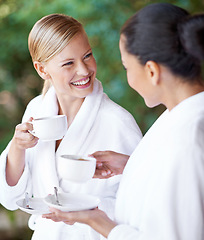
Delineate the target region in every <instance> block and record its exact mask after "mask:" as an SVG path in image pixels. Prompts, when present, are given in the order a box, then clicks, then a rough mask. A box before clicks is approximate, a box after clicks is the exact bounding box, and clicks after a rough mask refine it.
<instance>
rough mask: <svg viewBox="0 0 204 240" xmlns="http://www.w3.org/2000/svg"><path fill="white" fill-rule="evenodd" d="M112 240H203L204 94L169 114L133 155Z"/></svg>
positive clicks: (123, 182) (122, 186)
mask: <svg viewBox="0 0 204 240" xmlns="http://www.w3.org/2000/svg"><path fill="white" fill-rule="evenodd" d="M115 220H116V221H117V223H118V225H117V226H116V227H115V228H113V229H112V231H111V232H110V234H109V236H108V239H109V240H124V239H125V240H203V239H204V92H202V93H199V94H196V95H194V96H192V97H190V98H188V99H186V100H184V101H182V102H181V103H180V104H179V105H177V106H176V107H175V108H174V109H172V110H171V111H170V112H169V111H168V110H166V111H165V112H164V113H163V114H162V115H161V116H160V118H159V119H158V120H157V121H156V122H155V123H154V125H153V126H152V127H151V128H150V130H149V131H148V132H147V133H146V135H145V136H144V137H143V139H142V140H141V142H140V144H139V145H138V147H137V148H136V150H135V151H134V153H133V154H132V155H131V157H130V159H129V161H128V163H127V165H126V168H125V170H124V172H123V177H122V180H121V182H120V186H119V190H118V194H117V199H116V210H115Z"/></svg>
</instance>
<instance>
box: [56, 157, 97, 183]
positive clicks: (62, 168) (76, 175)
mask: <svg viewBox="0 0 204 240" xmlns="http://www.w3.org/2000/svg"><path fill="white" fill-rule="evenodd" d="M57 161H58V162H57V168H58V174H59V177H61V178H63V179H66V180H69V181H73V182H80V183H81V182H86V181H88V180H90V179H91V178H92V177H93V175H94V173H95V169H96V159H95V158H93V157H85V156H78V155H61V156H60V157H59V158H58V160H57Z"/></svg>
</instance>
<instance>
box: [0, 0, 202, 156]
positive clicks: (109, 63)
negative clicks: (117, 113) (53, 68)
mask: <svg viewBox="0 0 204 240" xmlns="http://www.w3.org/2000/svg"><path fill="white" fill-rule="evenodd" d="M153 2H164V1H148V0H138V1H133V0H111V1H110V0H100V1H98V0H83V1H81V0H69V1H67V0H57V1H53V0H46V1H45V0H29V1H26V0H0V33H1V38H0V52H1V54H0V152H1V151H2V150H3V149H4V147H5V146H6V144H7V143H8V140H9V139H10V138H11V136H12V134H13V132H14V127H15V126H16V125H17V124H18V123H19V122H20V121H21V117H22V114H23V112H24V110H25V107H26V105H27V103H28V102H29V101H30V100H31V99H32V98H33V97H34V96H36V95H38V94H39V93H40V92H41V88H42V84H43V82H42V80H41V79H40V78H39V77H38V76H37V74H36V72H35V70H34V68H33V66H32V62H31V58H30V56H29V52H28V47H27V38H28V34H29V32H30V30H31V28H32V26H33V24H34V23H35V22H36V21H37V20H38V19H39V18H41V17H43V16H44V15H47V14H50V13H56V12H57V13H65V14H67V15H71V16H73V17H75V18H76V19H78V20H79V21H81V22H82V23H83V25H84V27H85V30H86V32H87V34H88V36H89V38H90V42H91V45H92V47H93V51H94V55H95V57H96V60H97V64H98V74H97V77H98V78H99V79H100V80H101V81H102V83H103V86H104V90H105V92H106V93H107V94H108V95H109V96H110V98H112V99H113V100H114V101H116V102H117V103H119V104H120V105H122V106H123V107H125V108H126V109H127V110H129V111H130V112H131V113H132V114H133V115H134V117H135V118H136V120H137V122H138V124H139V125H140V126H141V129H142V131H143V132H145V131H146V130H147V129H148V128H149V127H150V126H151V125H152V123H153V122H154V120H155V119H156V118H157V116H158V115H159V114H160V113H161V111H163V108H161V107H158V108H155V109H151V110H150V109H148V108H147V107H146V106H145V104H144V102H143V100H142V99H141V97H139V96H138V94H137V93H135V92H134V91H133V90H131V89H130V87H129V86H128V84H127V81H126V76H125V72H124V71H123V69H122V65H121V61H120V53H119V48H118V41H119V31H120V28H121V26H122V25H123V23H124V22H125V20H126V19H127V18H129V17H130V16H131V15H132V14H133V13H134V12H135V11H136V10H138V9H139V8H141V7H143V6H144V5H147V4H149V3H153ZM165 2H171V3H175V4H178V5H179V6H183V7H186V8H189V9H193V11H196V9H199V10H200V9H201V8H202V7H203V3H201V2H200V1H195V0H193V1H190V0H189V1H187V0H186V1H182V0H177V1H165Z"/></svg>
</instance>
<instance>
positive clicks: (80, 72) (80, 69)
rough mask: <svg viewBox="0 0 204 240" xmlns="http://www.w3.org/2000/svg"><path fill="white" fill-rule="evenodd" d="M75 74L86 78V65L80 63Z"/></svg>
mask: <svg viewBox="0 0 204 240" xmlns="http://www.w3.org/2000/svg"><path fill="white" fill-rule="evenodd" d="M77 74H78V75H80V76H87V75H88V74H89V70H88V67H87V65H86V64H85V63H84V62H80V63H79V64H78V66H77Z"/></svg>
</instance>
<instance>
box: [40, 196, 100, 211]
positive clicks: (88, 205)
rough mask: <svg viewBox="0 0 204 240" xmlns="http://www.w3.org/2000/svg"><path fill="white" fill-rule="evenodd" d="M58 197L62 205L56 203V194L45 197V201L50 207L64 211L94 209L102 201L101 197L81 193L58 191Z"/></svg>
mask: <svg viewBox="0 0 204 240" xmlns="http://www.w3.org/2000/svg"><path fill="white" fill-rule="evenodd" d="M58 199H59V202H60V204H61V205H58V204H57V203H56V198H55V195H48V196H47V197H46V198H44V202H45V203H46V204H47V205H48V206H49V207H54V208H57V209H59V210H61V211H64V212H68V211H82V210H88V209H93V208H95V207H97V206H98V204H99V202H100V200H99V198H97V197H95V196H91V195H88V194H80V193H58Z"/></svg>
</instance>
